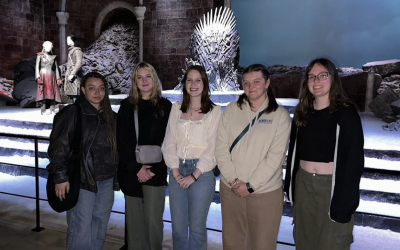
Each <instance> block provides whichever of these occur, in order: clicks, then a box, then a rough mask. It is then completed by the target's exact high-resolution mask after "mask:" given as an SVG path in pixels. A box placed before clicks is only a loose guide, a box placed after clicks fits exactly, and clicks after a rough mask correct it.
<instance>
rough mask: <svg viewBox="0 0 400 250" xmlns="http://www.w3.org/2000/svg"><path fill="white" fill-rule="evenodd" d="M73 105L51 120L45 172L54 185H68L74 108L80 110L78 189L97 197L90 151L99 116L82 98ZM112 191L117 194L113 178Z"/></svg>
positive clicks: (74, 126)
mask: <svg viewBox="0 0 400 250" xmlns="http://www.w3.org/2000/svg"><path fill="white" fill-rule="evenodd" d="M75 104H76V105H68V106H67V107H65V108H63V109H62V110H60V112H59V113H58V114H56V116H55V117H54V121H53V130H52V131H51V134H50V144H49V148H48V150H47V154H48V155H49V158H50V164H49V165H48V166H47V168H46V169H47V171H49V172H50V173H54V182H55V183H63V182H66V181H68V176H67V168H68V156H69V154H70V152H71V144H72V140H73V138H74V134H75V128H76V125H77V124H76V120H77V116H76V115H77V108H80V109H81V116H82V144H81V154H80V158H81V188H82V189H85V190H88V191H91V192H94V193H97V185H96V181H95V178H94V174H93V162H92V159H93V157H92V155H91V150H90V149H91V146H92V143H93V141H94V139H95V137H96V135H97V131H98V128H99V126H100V113H99V111H98V110H97V109H96V108H95V107H93V105H91V104H90V103H89V102H88V101H87V100H86V99H85V97H79V98H78V100H77V101H76V102H75ZM115 115H116V114H115ZM113 165H115V168H116V167H117V166H118V164H117V163H115V164H113ZM96 167H98V166H96ZM100 167H101V166H100ZM116 171H117V169H115V173H116ZM114 190H118V182H117V178H114Z"/></svg>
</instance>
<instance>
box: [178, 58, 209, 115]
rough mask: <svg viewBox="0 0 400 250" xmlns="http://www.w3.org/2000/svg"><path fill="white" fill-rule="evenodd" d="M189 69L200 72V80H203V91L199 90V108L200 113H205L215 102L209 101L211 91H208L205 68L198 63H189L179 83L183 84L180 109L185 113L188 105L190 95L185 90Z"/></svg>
mask: <svg viewBox="0 0 400 250" xmlns="http://www.w3.org/2000/svg"><path fill="white" fill-rule="evenodd" d="M191 70H196V71H197V72H199V73H200V76H201V80H202V81H203V91H202V92H201V108H200V113H202V114H207V113H208V112H210V111H211V110H212V109H213V108H214V106H215V104H214V103H213V102H212V101H211V98H210V96H211V91H210V84H209V82H208V78H207V73H206V70H205V69H204V67H203V66H200V65H191V66H189V68H187V70H186V72H185V75H184V76H183V79H182V82H181V84H182V85H183V90H182V92H183V95H182V105H181V111H182V112H183V113H186V112H187V111H188V109H189V105H190V95H189V93H188V92H187V91H186V80H187V76H188V74H189V72H190V71H191Z"/></svg>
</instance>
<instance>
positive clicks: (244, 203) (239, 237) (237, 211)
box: [220, 182, 284, 250]
mask: <svg viewBox="0 0 400 250" xmlns="http://www.w3.org/2000/svg"><path fill="white" fill-rule="evenodd" d="M220 196H221V210H222V243H223V249H224V250H236V249H237V250H250V249H251V250H275V249H276V241H277V236H278V230H279V225H280V222H281V217H282V210H283V204H284V200H283V190H282V188H279V189H277V190H274V191H271V192H268V193H263V194H250V195H249V196H247V197H246V198H239V197H237V196H236V194H235V193H233V192H232V191H231V189H230V188H229V187H227V186H226V185H225V184H224V183H222V182H221V183H220Z"/></svg>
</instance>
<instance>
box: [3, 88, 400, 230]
mask: <svg viewBox="0 0 400 250" xmlns="http://www.w3.org/2000/svg"><path fill="white" fill-rule="evenodd" d="M165 96H166V97H168V98H169V99H170V100H171V101H177V98H178V96H177V95H176V94H170V95H168V93H167V94H165ZM123 98H125V96H120V97H118V98H112V104H113V105H116V106H114V107H113V109H114V110H115V111H117V110H118V104H119V102H120V101H121V100H122V99H123ZM229 98H230V99H229ZM234 100H235V99H234V98H233V99H232V96H229V97H219V99H217V100H213V101H214V102H215V103H218V104H220V105H221V106H226V104H227V103H229V102H230V101H234ZM278 101H279V102H280V104H281V105H283V106H285V107H286V108H287V109H288V110H289V111H290V113H291V114H292V113H293V108H294V107H295V105H296V100H293V99H278ZM36 111H37V115H38V116H39V118H38V120H34V119H24V118H26V117H24V116H28V115H27V112H28V111H27V110H19V109H15V110H13V111H12V113H13V114H14V115H15V113H18V112H21V114H20V115H15V117H19V118H15V117H12V118H7V117H9V116H7V115H3V110H0V133H10V131H11V133H13V132H12V131H14V129H17V131H19V132H18V134H21V133H22V132H21V131H23V134H26V135H39V136H45V137H46V135H47V136H48V135H49V134H50V131H51V128H52V123H51V121H52V117H49V116H47V117H44V118H43V119H41V117H40V115H39V114H40V112H39V109H32V110H31V112H36ZM362 117H363V116H362ZM364 126H365V124H364ZM364 130H366V129H365V128H364ZM366 131H368V130H366ZM366 131H364V132H365V134H364V135H365V138H366V139H368V137H369V136H370V135H369V133H367V132H366ZM392 135H395V136H399V135H397V134H390V135H389V136H392ZM399 138H400V137H399ZM47 147H48V141H46V140H39V144H38V148H39V152H38V155H39V158H40V159H39V168H40V170H39V176H41V177H43V178H47V171H46V170H45V167H46V165H47V164H48V157H47V153H46V152H47ZM34 156H35V151H34V144H33V140H32V139H24V138H15V137H6V136H0V172H3V173H8V174H10V175H15V176H20V175H28V176H32V177H33V176H34V169H33V168H23V167H19V166H17V164H21V165H28V166H34V162H35V161H34ZM365 157H366V158H365V159H366V161H365V162H366V166H365V172H364V174H363V176H362V181H361V200H360V206H359V208H358V210H357V213H356V215H355V224H356V225H359V226H364V227H372V228H376V229H389V230H391V231H393V232H397V233H399V232H400V151H397V150H391V149H390V150H385V149H373V148H366V149H365ZM0 182H1V181H0ZM217 183H219V182H217ZM217 185H218V184H217ZM32 188H33V187H32ZM216 190H219V187H218V186H217V187H216ZM0 191H1V190H0ZM167 194H168V191H167ZM214 202H215V203H217V204H218V203H220V200H219V194H218V192H217V193H216V195H215V197H214ZM292 213H293V212H292V209H291V207H290V204H286V205H285V207H284V216H287V217H291V216H292Z"/></svg>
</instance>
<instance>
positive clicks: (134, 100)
mask: <svg viewBox="0 0 400 250" xmlns="http://www.w3.org/2000/svg"><path fill="white" fill-rule="evenodd" d="M142 68H144V69H147V70H148V71H149V72H150V75H151V78H152V80H153V88H152V90H151V94H150V103H151V105H152V106H153V107H154V108H155V114H154V115H155V116H156V117H157V115H160V116H164V108H163V107H162V106H161V105H159V101H160V99H161V89H162V85H161V81H160V79H159V78H158V75H157V72H156V70H155V69H154V67H153V66H151V64H149V63H147V62H140V63H138V64H137V65H136V66H135V68H134V69H133V73H132V84H131V90H130V91H129V96H128V100H129V103H131V104H132V105H133V106H134V108H139V107H138V105H139V103H140V101H141V100H142V94H141V93H140V90H139V88H138V84H137V81H138V79H137V74H138V70H139V69H142Z"/></svg>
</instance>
